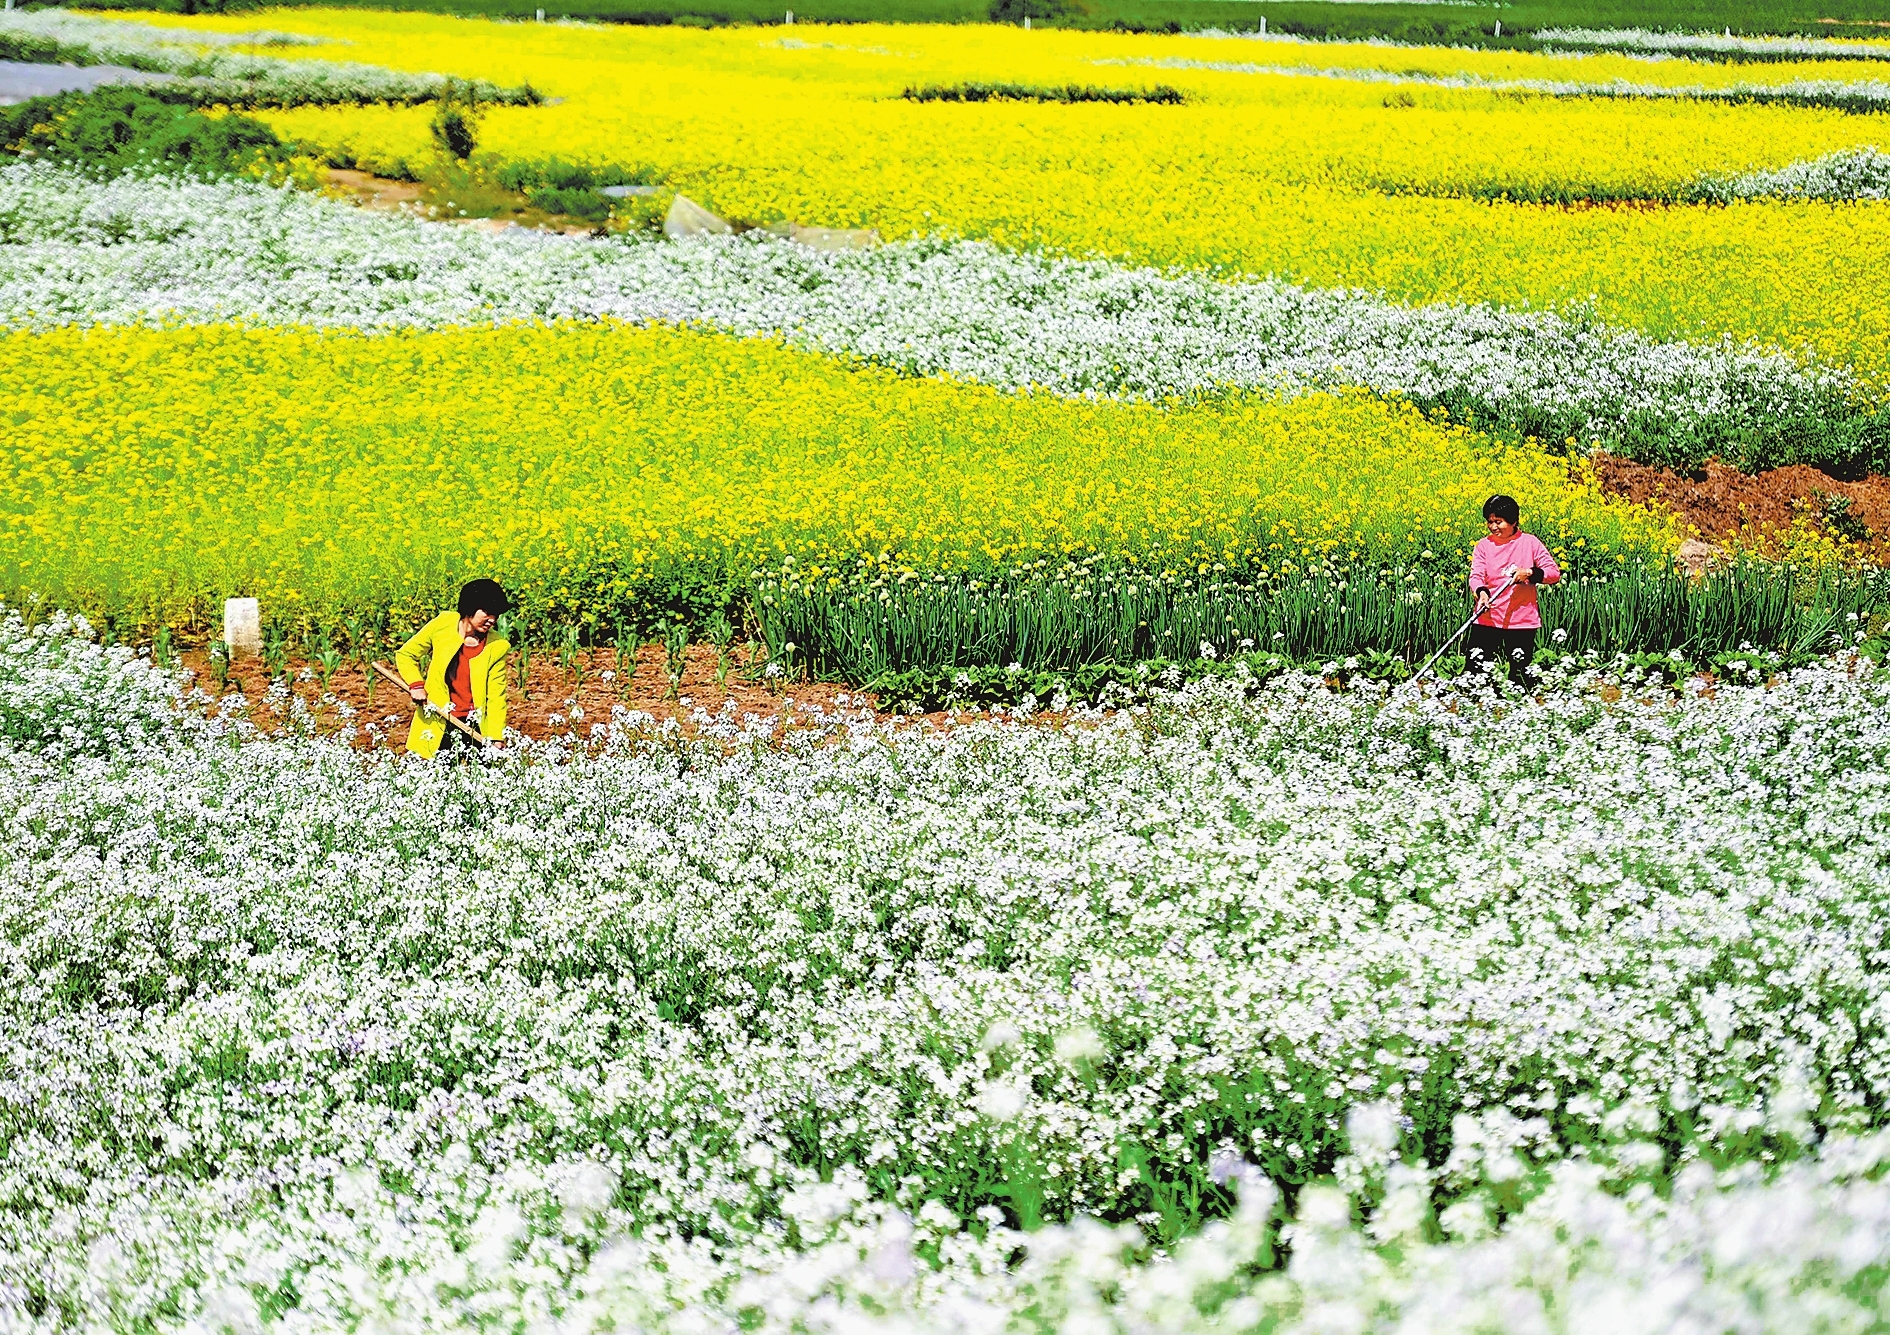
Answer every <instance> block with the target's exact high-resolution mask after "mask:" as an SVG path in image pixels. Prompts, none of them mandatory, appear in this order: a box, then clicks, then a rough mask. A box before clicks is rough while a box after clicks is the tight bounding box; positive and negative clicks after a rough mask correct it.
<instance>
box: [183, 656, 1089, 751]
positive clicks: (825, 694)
mask: <svg viewBox="0 0 1890 1335" xmlns="http://www.w3.org/2000/svg"><path fill="white" fill-rule="evenodd" d="M579 661H580V662H581V663H582V664H583V672H582V674H581V680H579V681H576V682H575V684H574V677H573V675H572V674H571V673H568V672H566V671H565V670H564V668H563V667H562V666H561V665H560V664H559V663H558V661H557V659H556V657H555V656H553V655H549V654H543V653H540V652H537V651H534V652H533V654H532V662H531V669H530V680H529V682H528V688H527V690H526V691H525V692H523V693H521V692H520V691H519V688H518V677H517V668H516V660H512V661H511V662H508V664H507V667H508V671H507V674H506V702H507V705H506V721H507V723H508V724H509V725H510V726H512V727H515V728H517V729H518V730H519V731H520V732H522V733H524V734H525V735H526V736H527V737H531V738H534V739H537V740H540V741H542V740H545V739H547V738H550V737H553V736H563V735H564V734H566V733H569V732H572V731H574V730H575V731H576V732H577V733H578V734H579V735H580V736H589V734H590V729H591V726H592V725H593V724H597V723H608V722H610V720H611V717H612V711H613V710H614V709H615V708H617V707H618V706H621V707H623V708H624V709H629V710H638V711H641V712H643V713H645V714H648V715H650V716H651V717H653V718H654V719H656V720H657V721H658V722H662V721H665V720H669V719H675V720H677V721H678V722H679V723H681V724H682V727H683V731H684V732H686V733H690V734H694V733H696V732H698V731H699V730H700V728H701V727H702V723H701V720H700V719H699V718H697V717H696V711H698V710H702V711H705V712H707V713H708V715H709V716H710V717H711V718H715V717H716V716H718V715H720V714H721V713H722V711H723V709H724V707H725V705H726V704H727V703H728V702H730V701H733V702H734V704H735V717H736V719H737V720H738V721H739V720H741V719H742V718H743V716H744V715H751V716H753V718H754V719H757V720H768V721H770V722H771V724H772V731H773V734H774V735H775V736H776V737H780V736H784V735H785V734H786V733H787V732H788V731H789V730H790V729H793V728H797V727H806V726H810V725H812V724H814V723H815V722H816V721H817V719H818V716H819V715H820V714H826V715H828V716H832V715H834V714H839V713H845V714H848V715H850V716H852V717H855V718H872V719H875V720H877V721H879V722H895V723H898V724H900V725H902V726H916V727H950V726H952V725H953V724H955V723H960V722H967V721H969V720H971V719H972V718H975V717H979V716H978V715H976V714H974V713H964V714H959V715H950V714H944V713H936V714H921V715H915V716H900V715H893V714H886V713H881V712H880V710H879V707H878V702H877V701H876V700H875V699H874V697H873V696H872V695H870V694H868V693H867V692H865V691H862V690H860V689H859V688H858V687H854V686H848V685H846V684H845V683H844V682H830V681H815V682H808V681H796V682H789V683H787V684H785V685H783V686H781V687H780V688H779V689H775V688H772V687H769V686H767V685H765V684H763V683H760V682H749V681H744V680H743V679H742V676H741V673H742V669H743V667H744V666H745V659H744V657H743V651H742V650H740V649H736V650H735V651H734V652H733V655H732V660H731V667H730V670H729V672H728V680H727V683H726V685H724V686H718V685H716V682H715V661H716V657H715V648H714V647H713V646H712V645H706V644H698V645H692V646H690V649H689V653H688V657H687V661H686V665H685V667H684V669H683V677H682V682H681V685H680V687H679V688H678V690H677V693H676V697H675V698H673V699H672V698H670V696H669V681H668V678H667V676H666V675H665V671H664V652H663V649H662V646H660V645H645V646H644V647H643V648H642V649H641V650H640V651H639V652H638V654H637V656H636V659H635V665H634V668H633V672H632V675H631V677H630V678H629V680H628V681H619V680H616V679H613V680H610V681H605V680H604V679H603V674H604V673H605V672H611V673H613V674H614V673H615V671H616V668H617V652H616V650H614V649H591V650H587V651H585V652H584V653H583V654H582V655H580V660H579ZM183 664H184V667H185V668H186V669H188V670H189V671H190V672H191V673H192V674H193V676H194V680H195V684H196V685H198V686H200V687H202V688H203V689H204V690H205V691H207V692H209V693H210V694H212V695H215V694H216V684H215V683H216V679H215V677H214V676H213V675H212V673H211V671H210V664H209V659H208V658H207V656H206V655H205V654H204V653H203V652H202V651H200V650H198V651H191V652H187V653H185V654H184V655H183ZM289 675H290V679H291V688H292V689H293V691H294V693H295V694H296V695H297V696H298V697H300V698H301V699H302V701H303V702H304V703H306V704H307V705H308V706H309V708H310V710H311V712H312V713H313V716H314V718H315V722H316V726H317V728H318V729H319V730H320V731H322V732H338V731H340V730H341V729H342V728H343V727H345V726H347V725H348V724H349V723H350V720H349V719H347V718H345V717H344V716H343V714H342V712H341V711H340V709H339V708H338V707H337V705H336V704H335V703H333V702H327V701H324V700H323V693H322V687H321V682H320V681H319V680H317V679H316V678H315V674H314V665H313V664H312V663H309V662H306V661H304V660H301V659H291V660H290V667H289ZM228 689H229V691H230V692H231V693H235V692H238V691H240V692H242V694H243V695H244V697H245V698H246V699H247V700H248V701H249V708H248V711H247V713H246V717H247V718H248V719H249V720H250V721H251V722H253V723H254V724H256V726H257V727H259V728H261V729H262V730H263V731H265V732H275V731H278V730H279V729H280V728H281V727H282V726H283V724H284V721H285V719H286V716H287V713H288V710H287V707H286V705H285V706H284V708H283V709H282V710H281V711H277V710H276V709H274V708H273V707H272V706H270V705H269V704H268V702H267V698H268V690H269V679H268V675H267V672H266V670H265V669H264V667H263V665H262V663H261V662H260V661H259V660H257V659H255V658H244V659H239V660H238V661H237V663H236V664H235V669H234V671H232V672H231V674H230V680H229V687H228ZM328 694H330V695H332V696H333V697H334V699H335V701H338V702H340V703H341V704H346V705H348V706H349V707H350V708H352V709H354V710H355V711H357V713H356V717H355V718H354V719H353V720H352V723H353V724H354V725H355V726H356V727H357V728H358V727H359V726H360V725H361V724H364V723H366V724H371V725H373V727H374V728H375V729H376V730H377V731H379V732H381V734H382V737H383V739H384V741H385V743H386V744H387V745H391V746H394V747H397V748H398V747H404V746H405V745H406V742H407V727H408V723H409V721H410V720H411V719H412V717H413V709H412V706H411V705H410V704H409V702H408V699H407V697H406V696H404V695H402V694H401V693H400V692H399V691H398V690H396V689H395V688H394V687H393V686H392V685H391V683H389V682H388V681H386V680H385V679H384V678H380V677H378V676H377V677H376V678H375V682H374V691H373V695H372V697H371V698H370V696H369V693H368V683H367V678H366V677H365V676H364V674H363V671H362V668H361V664H360V663H359V661H350V662H348V663H346V664H344V665H343V666H342V667H341V668H339V669H338V670H337V671H336V672H335V675H334V676H333V678H331V679H330V681H329V687H328ZM842 701H844V702H845V703H842ZM574 705H575V706H576V709H577V710H578V711H581V714H579V713H577V712H574V710H573V706H574ZM1040 717H1042V718H1044V719H1045V720H1046V721H1057V720H1053V719H1050V717H1049V716H1048V715H1044V716H1040ZM374 744H375V742H374V741H373V740H372V739H371V738H370V737H368V736H365V735H362V734H361V733H357V735H356V745H359V746H363V747H366V746H372V745H374Z"/></svg>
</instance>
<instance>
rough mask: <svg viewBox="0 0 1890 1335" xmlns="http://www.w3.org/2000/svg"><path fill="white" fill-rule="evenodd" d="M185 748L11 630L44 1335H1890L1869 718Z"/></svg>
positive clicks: (1881, 851)
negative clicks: (259, 1332) (872, 1334)
mask: <svg viewBox="0 0 1890 1335" xmlns="http://www.w3.org/2000/svg"><path fill="white" fill-rule="evenodd" d="M1610 682H1613V683H1614V684H1613V685H1612V686H1610V685H1609V683H1610ZM1622 687H1625V691H1623V690H1622V689H1621V688H1622ZM177 694H178V687H177V685H176V683H175V682H174V681H173V680H172V679H170V678H168V677H166V676H164V675H162V674H159V673H157V672H154V671H153V670H152V669H150V668H149V667H148V666H147V665H144V664H142V663H140V662H138V661H136V660H135V659H134V658H133V656H132V653H131V651H130V650H128V649H116V650H107V649H103V648H101V647H99V646H98V645H96V644H92V643H89V642H87V641H85V640H84V639H81V638H78V637H76V636H74V635H72V634H70V633H69V632H68V628H67V627H66V626H65V625H63V624H59V623H55V624H51V625H46V624H42V625H41V626H39V627H38V628H37V629H36V630H34V631H32V632H30V633H29V632H28V631H27V630H26V629H25V627H24V626H22V625H21V624H20V623H19V621H18V620H17V619H14V620H12V621H11V623H10V624H8V625H6V626H5V627H4V630H3V631H0V735H3V736H4V738H5V744H4V746H0V828H3V829H4V830H5V836H4V838H5V844H4V850H5V870H4V878H5V879H4V885H5V890H4V895H0V915H3V916H4V921H5V941H6V950H5V952H4V955H3V956H0V976H3V977H4V979H5V981H6V983H7V986H6V987H5V988H4V992H3V993H0V995H4V998H5V999H4V1001H0V1014H3V1015H4V1020H0V1034H4V1040H5V1044H6V1048H5V1051H6V1061H5V1066H4V1068H3V1069H4V1075H3V1077H0V1141H3V1143H4V1144H5V1146H6V1159H5V1172H4V1174H3V1175H0V1195H3V1196H4V1200H5V1208H4V1210H0V1275H3V1276H4V1277H5V1286H4V1287H0V1312H3V1313H4V1316H5V1319H6V1320H7V1321H8V1322H9V1323H10V1324H11V1325H13V1326H14V1327H15V1328H20V1329H55V1328H67V1327H87V1328H90V1327H98V1326H104V1325H111V1326H114V1327H128V1326H135V1327H140V1328H145V1329H155V1330H173V1329H176V1330H186V1329H187V1330H206V1331H209V1330H214V1331H222V1330H234V1331H249V1330H256V1329H258V1328H260V1327H261V1326H263V1325H265V1324H267V1325H269V1326H272V1327H281V1328H284V1329H289V1330H309V1331H316V1330H322V1331H326V1330H368V1329H376V1330H380V1329H402V1330H405V1329H416V1330H417V1329H447V1328H468V1329H470V1328H478V1329H505V1330H520V1331H523V1330H550V1329H557V1330H566V1331H572V1330H583V1331H589V1330H618V1331H622V1330H650V1331H662V1330H673V1331H678V1332H681V1331H705V1330H707V1331H723V1330H728V1331H733V1330H738V1329H739V1330H751V1331H752V1330H764V1331H789V1330H795V1331H808V1330H814V1331H826V1330H834V1331H838V1330H854V1331H860V1330H865V1331H876V1330H885V1331H893V1330H905V1331H932V1330H938V1331H948V1330H949V1331H966V1332H970V1331H989V1330H999V1329H1006V1328H1014V1329H1018V1330H1040V1329H1071V1328H1074V1327H1076V1326H1077V1325H1078V1324H1080V1325H1081V1328H1083V1329H1087V1330H1099V1331H1117V1330H1120V1331H1132V1330H1141V1331H1148V1330H1157V1331H1170V1330H1172V1331H1224V1330H1236V1331H1248V1330H1268V1331H1287V1332H1296V1331H1309V1332H1310V1331H1315V1330H1320V1331H1325V1330H1331V1329H1334V1328H1343V1329H1349V1330H1386V1331H1390V1330H1408V1329H1412V1328H1414V1327H1421V1328H1424V1329H1431V1330H1447V1331H1459V1330H1461V1331H1473V1330H1474V1331H1481V1330H1497V1329H1500V1330H1517V1329H1537V1330H1556V1331H1583V1330H1593V1329H1598V1328H1603V1327H1606V1328H1609V1329H1614V1328H1632V1329H1644V1330H1649V1331H1657V1330H1669V1329H1674V1328H1676V1327H1679V1326H1683V1325H1687V1324H1688V1323H1691V1324H1692V1327H1696V1328H1702V1329H1710V1330H1723V1329H1739V1330H1765V1331H1780V1332H1783V1331H1799V1330H1805V1329H1818V1328H1828V1329H1857V1330H1865V1329H1871V1328H1874V1324H1875V1323H1879V1322H1881V1321H1882V1320H1883V1318H1884V1306H1883V1292H1884V1285H1885V1283H1886V1276H1890V1229H1887V1228H1886V1227H1885V1221H1886V1219H1887V1218H1890V1184H1887V1183H1885V1182H1884V1181H1882V1180H1881V1170H1882V1168H1883V1166H1884V1165H1885V1163H1886V1161H1887V1160H1890V1137H1887V1136H1886V1133H1885V1132H1884V1131H1883V1130H1882V1129H1881V1125H1882V1113H1881V1109H1882V1107H1883V1106H1884V1101H1885V1099H1886V1097H1887V1096H1890V1060H1887V1059H1886V1054H1890V1034H1887V1033H1886V1026H1887V1025H1890V988H1887V987H1886V981H1885V974H1884V970H1883V966H1882V962H1881V958H1880V955H1881V950H1882V935H1883V928H1882V922H1883V916H1884V903H1883V897H1884V892H1883V886H1884V884H1885V877H1884V868H1885V865H1886V861H1887V860H1890V821H1887V819H1886V807H1885V804H1884V801H1883V789H1884V784H1883V775H1884V773H1885V772H1886V764H1890V730H1887V729H1886V725H1885V719H1886V718H1890V708H1887V706H1890V688H1887V687H1886V685H1885V684H1884V682H1883V681H1882V680H1879V679H1875V678H1873V676H1872V675H1871V673H1870V672H1869V671H1868V670H1867V665H1865V664H1863V663H1862V662H1861V661H1860V660H1855V659H1839V660H1833V661H1832V662H1829V663H1827V664H1825V665H1823V666H1819V667H1816V668H1812V669H1807V670H1802V671H1799V672H1796V673H1791V674H1787V675H1785V676H1783V677H1781V678H1779V679H1777V680H1775V681H1774V682H1772V683H1771V684H1770V685H1760V684H1754V685H1749V686H1742V685H1738V684H1734V683H1731V682H1726V683H1722V684H1721V686H1720V687H1719V688H1718V689H1717V690H1715V691H1712V692H1695V691H1688V692H1685V693H1683V694H1682V695H1681V696H1680V697H1679V698H1678V699H1676V698H1674V696H1673V694H1672V693H1671V692H1669V691H1667V690H1666V689H1664V688H1658V687H1646V686H1642V687H1637V686H1636V685H1635V684H1634V683H1633V682H1632V681H1622V680H1621V679H1619V678H1610V677H1608V676H1607V675H1606V674H1600V673H1596V672H1594V671H1592V670H1586V669H1585V670H1582V671H1581V672H1580V673H1579V674H1578V675H1577V676H1576V677H1574V678H1572V679H1569V680H1567V681H1565V682H1560V683H1559V684H1552V686H1551V689H1550V691H1549V693H1548V694H1547V696H1545V700H1546V703H1542V704H1537V703H1532V702H1527V701H1523V702H1516V701H1511V702H1509V704H1508V705H1507V706H1504V705H1502V704H1501V703H1500V702H1497V701H1493V700H1492V699H1490V698H1489V697H1488V696H1486V695H1483V694H1482V693H1481V692H1480V691H1478V690H1475V689H1471V690H1468V691H1457V690H1445V691H1443V692H1442V693H1439V694H1429V693H1425V692H1422V691H1418V690H1415V689H1413V688H1410V687H1403V688H1398V689H1396V690H1394V691H1391V692H1388V693H1387V692H1383V691H1371V690H1364V691H1357V692H1352V693H1334V692H1332V691H1331V690H1329V689H1328V688H1327V687H1326V686H1325V685H1324V684H1323V683H1322V682H1321V681H1320V680H1319V679H1318V678H1317V677H1314V676H1299V675H1291V674H1289V675H1288V676H1287V677H1285V678H1282V679H1281V680H1279V681H1277V682H1275V683H1274V684H1273V685H1271V686H1269V687H1268V688H1266V689H1265V690H1264V691H1263V692H1261V693H1260V694H1259V695H1258V696H1257V697H1253V698H1248V697H1246V696H1243V695H1242V694H1241V693H1240V692H1239V691H1238V690H1221V689H1199V690H1196V691H1193V692H1191V693H1189V694H1186V695H1183V696H1180V697H1177V698H1175V699H1173V700H1171V701H1169V702H1167V703H1162V704H1158V705H1155V706H1153V707H1150V708H1145V709H1140V710H1137V711H1134V712H1132V713H1129V712H1125V713H1123V714H1120V715H1118V716H1117V717H1115V718H1114V719H1109V720H1104V719H1096V720H1092V721H1091V722H1090V723H1089V724H1088V725H1087V726H1079V727H1068V728H1061V729H1053V728H1020V727H1015V726H1009V725H1001V724H985V725H978V726H975V727H971V728H967V729H963V730H958V731H952V732H947V733H941V734H930V735H917V734H909V733H900V732H895V731H891V730H889V729H887V728H886V727H885V726H884V725H877V724H875V723H873V722H872V721H871V719H870V717H864V718H861V717H848V716H833V717H824V718H818V719H812V720H809V723H810V726H809V727H808V728H807V729H805V730H804V731H803V732H802V733H801V734H800V741H798V742H796V743H793V744H789V745H786V746H780V745H772V744H757V743H754V742H751V741H750V740H748V734H747V733H746V731H745V725H744V724H743V723H742V721H741V720H740V719H738V718H736V717H734V716H733V715H730V716H728V717H727V718H724V719H721V720H705V722H706V724H707V728H706V732H705V734H704V736H703V738H702V740H700V741H699V742H694V743H685V742H682V741H680V740H679V739H677V738H674V737H672V738H670V739H669V741H668V743H667V744H662V745H654V746H652V745H649V744H647V743H645V742H639V741H637V740H635V736H634V734H625V735H623V736H620V737H618V738H616V739H615V740H610V739H602V740H600V742H599V744H598V746H597V747H594V748H592V749H590V750H588V751H584V752H572V753H569V754H567V755H566V756H565V757H564V763H550V762H553V761H555V760H557V758H558V757H557V755H556V754H555V749H554V751H553V752H546V753H544V754H543V755H542V757H541V763H537V764H531V763H526V762H523V761H521V762H519V763H517V764H513V765H509V766H505V767H501V768H497V769H488V768H486V767H483V766H477V765H475V766H470V767H460V766H442V767H426V766H415V765H412V764H402V763H399V762H397V761H396V760H395V759H394V758H393V757H391V756H386V755H383V756H381V757H379V758H376V759H369V760H368V761H366V762H365V763H364V761H363V760H362V758H361V757H360V755H359V754H358V753H356V752H353V751H351V750H349V749H348V748H346V747H345V746H343V745H341V744H339V743H338V742H336V741H332V740H324V739H315V738H309V739H304V740H295V739H288V740H273V741H272V740H251V741H248V742H244V740H243V728H244V725H242V724H240V723H238V722H236V721H234V720H235V717H236V714H237V711H239V710H240V705H232V706H230V707H229V708H227V709H226V710H225V711H224V712H223V713H222V714H221V715H215V716H213V717H211V718H210V719H207V720H206V719H204V718H202V717H200V716H197V715H194V714H187V713H180V712H179V711H177V710H176V708H175V704H176V699H177ZM1610 698H1613V701H1614V702H1613V703H1608V702H1607V701H1608V700H1609V699H1610ZM1066 1220H1069V1221H1074V1222H1067V1223H1065V1222H1059V1221H1066ZM1624 1314H1626V1316H1631V1317H1632V1319H1633V1322H1634V1323H1636V1324H1630V1325H1628V1326H1625V1327H1621V1326H1619V1325H1618V1324H1617V1319H1618V1318H1619V1319H1623V1320H1625V1319H1626V1316H1624Z"/></svg>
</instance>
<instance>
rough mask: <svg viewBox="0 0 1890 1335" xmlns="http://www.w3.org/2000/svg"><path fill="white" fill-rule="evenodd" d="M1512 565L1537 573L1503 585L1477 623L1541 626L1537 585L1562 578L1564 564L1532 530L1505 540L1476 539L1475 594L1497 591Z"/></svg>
mask: <svg viewBox="0 0 1890 1335" xmlns="http://www.w3.org/2000/svg"><path fill="white" fill-rule="evenodd" d="M1511 566H1515V567H1517V568H1518V569H1521V570H1534V571H1536V572H1537V573H1536V575H1535V577H1534V579H1533V581H1532V582H1531V583H1528V584H1512V585H1510V586H1509V588H1507V589H1504V590H1503V592H1502V593H1501V594H1499V595H1498V596H1497V597H1496V598H1495V599H1494V600H1493V601H1492V602H1491V603H1490V605H1489V607H1488V608H1486V609H1485V610H1484V612H1483V615H1482V616H1480V617H1478V618H1477V624H1478V625H1479V626H1496V627H1499V628H1500V629H1503V630H1539V629H1541V627H1542V613H1541V611H1540V610H1539V609H1538V608H1537V607H1536V585H1537V584H1553V583H1555V582H1556V581H1557V580H1559V579H1561V578H1562V568H1561V567H1560V566H1558V565H1556V563H1555V558H1554V557H1553V556H1551V555H1550V554H1549V549H1548V548H1547V547H1544V546H1543V545H1542V542H1541V540H1540V539H1538V538H1537V537H1536V536H1535V535H1534V534H1533V533H1518V534H1517V535H1516V536H1515V537H1513V538H1511V539H1510V540H1509V541H1508V542H1505V543H1498V542H1497V541H1496V540H1495V539H1494V538H1484V539H1483V540H1482V541H1481V542H1479V543H1477V546H1476V550H1475V551H1473V552H1472V553H1471V554H1470V591H1471V592H1472V593H1473V594H1474V593H1476V592H1477V591H1479V590H1482V589H1488V590H1489V591H1490V592H1491V593H1496V591H1497V589H1499V588H1501V587H1502V584H1503V581H1504V580H1505V579H1508V578H1509V576H1508V575H1507V574H1505V573H1504V572H1505V571H1507V570H1508V569H1509V568H1510V567H1511Z"/></svg>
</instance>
